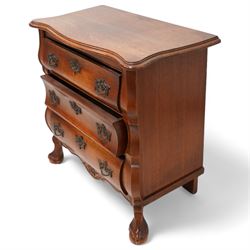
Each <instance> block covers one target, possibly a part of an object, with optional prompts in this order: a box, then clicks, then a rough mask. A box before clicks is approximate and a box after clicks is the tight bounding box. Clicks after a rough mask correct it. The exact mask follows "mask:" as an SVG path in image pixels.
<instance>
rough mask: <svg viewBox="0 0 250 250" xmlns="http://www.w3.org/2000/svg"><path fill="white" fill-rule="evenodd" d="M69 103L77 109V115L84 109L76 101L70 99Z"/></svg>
mask: <svg viewBox="0 0 250 250" xmlns="http://www.w3.org/2000/svg"><path fill="white" fill-rule="evenodd" d="M69 104H70V106H71V108H72V109H73V110H74V111H75V114H76V115H79V114H81V113H82V109H81V108H80V107H79V106H78V105H77V104H76V102H74V101H69Z"/></svg>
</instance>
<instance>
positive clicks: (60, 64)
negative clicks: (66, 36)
mask: <svg viewBox="0 0 250 250" xmlns="http://www.w3.org/2000/svg"><path fill="white" fill-rule="evenodd" d="M41 47H42V48H43V49H41V50H40V53H39V58H40V61H41V63H42V65H43V66H44V67H45V68H47V69H48V70H50V71H51V72H55V73H57V74H59V75H60V76H62V77H63V78H65V79H67V80H68V81H70V82H72V83H73V84H74V85H76V86H77V87H79V88H80V89H82V90H84V91H86V92H88V93H89V94H90V95H92V96H94V97H96V98H97V99H100V100H102V101H103V102H104V103H106V104H108V105H110V106H112V107H114V108H116V109H118V97H119V95H118V93H119V88H120V74H119V73H117V72H116V71H114V70H111V69H109V68H107V67H105V66H104V65H100V64H97V63H94V62H93V61H90V60H88V59H86V58H84V57H83V56H80V55H77V54H76V53H74V52H71V51H69V50H67V49H64V48H63V47H62V46H60V45H58V44H56V43H54V42H53V41H51V40H48V39H46V38H44V39H43V40H42V44H41ZM49 55H53V56H55V60H56V65H53V64H52V65H50V64H49V60H48V58H49ZM71 63H75V64H76V66H75V67H76V69H77V71H74V68H73V69H72V66H74V65H72V64H71ZM98 80H99V81H105V83H104V84H106V86H108V89H107V92H103V91H98V89H97V86H96V81H98Z"/></svg>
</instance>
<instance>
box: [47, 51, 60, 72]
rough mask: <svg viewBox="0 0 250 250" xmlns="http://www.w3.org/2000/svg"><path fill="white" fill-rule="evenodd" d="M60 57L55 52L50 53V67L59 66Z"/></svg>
mask: <svg viewBox="0 0 250 250" xmlns="http://www.w3.org/2000/svg"><path fill="white" fill-rule="evenodd" d="M58 61H59V60H58V58H57V56H56V55H55V54H53V53H50V54H48V62H49V66H50V67H54V68H55V67H57V66H58Z"/></svg>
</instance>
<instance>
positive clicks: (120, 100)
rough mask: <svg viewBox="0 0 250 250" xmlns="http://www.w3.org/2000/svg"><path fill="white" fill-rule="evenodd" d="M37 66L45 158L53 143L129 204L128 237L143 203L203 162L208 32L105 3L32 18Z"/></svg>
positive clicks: (137, 229) (137, 232) (137, 227)
mask: <svg viewBox="0 0 250 250" xmlns="http://www.w3.org/2000/svg"><path fill="white" fill-rule="evenodd" d="M30 25H31V26H32V27H35V28H38V29H39V36H40V48H39V60H40V63H41V64H42V67H43V70H44V73H45V75H43V76H42V80H43V82H44V84H45V88H46V105H47V109H46V115H45V118H46V122H47V125H48V127H49V128H50V130H51V131H52V133H53V134H54V135H53V142H54V146H55V148H54V151H53V152H52V153H50V154H49V160H50V161H51V162H52V163H60V162H62V160H63V151H62V146H65V147H66V148H67V149H69V150H70V151H71V152H72V153H73V154H75V155H77V156H78V157H79V158H80V159H81V160H82V162H83V163H84V165H85V167H86V169H87V170H88V172H89V173H90V174H91V175H92V176H93V177H94V178H96V179H102V180H105V181H107V182H108V183H110V184H111V185H112V186H113V187H114V188H115V189H116V190H117V191H119V192H121V194H122V195H123V196H124V197H125V198H126V199H127V200H128V201H129V202H130V203H131V205H132V206H133V209H134V218H133V220H132V222H131V223H130V226H129V232H130V233H129V235H130V239H131V241H132V242H133V243H135V244H141V243H143V242H145V241H146V239H147V235H148V226H147V223H146V221H145V219H144V217H143V206H145V205H147V204H148V203H150V202H152V201H154V200H156V199H157V198H159V197H160V196H162V195H164V194H166V193H168V192H170V191H172V190H173V189H175V188H178V187H180V186H183V187H184V188H186V189H187V190H188V191H189V192H191V193H195V192H196V191H197V178H198V176H199V175H201V174H202V173H203V171H204V168H203V138H204V113H205V86H206V63H207V48H208V47H209V46H212V45H214V44H217V43H219V42H220V40H219V38H218V37H217V36H214V35H211V34H207V33H203V32H200V31H196V30H192V29H188V28H184V27H181V26H176V25H173V24H169V23H165V22H161V21H157V20H154V19H150V18H146V17H143V16H139V15H135V14H132V13H128V12H125V11H121V10H117V9H114V8H110V7H107V6H97V7H94V8H90V9H86V10H82V11H78V12H74V13H70V14H66V15H63V16H58V17H52V18H44V19H38V20H34V21H32V22H31V23H30Z"/></svg>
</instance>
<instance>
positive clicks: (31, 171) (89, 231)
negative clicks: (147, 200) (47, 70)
mask: <svg viewBox="0 0 250 250" xmlns="http://www.w3.org/2000/svg"><path fill="white" fill-rule="evenodd" d="M99 4H106V5H110V6H113V7H117V8H121V9H124V10H128V11H131V12H134V13H138V14H142V15H146V16H149V17H153V18H156V19H160V20H163V21H167V22H172V23H175V24H179V25H183V26H187V27H190V28H194V29H198V30H202V31H205V32H208V33H212V34H216V35H218V36H219V37H220V38H221V40H222V43H221V44H219V45H216V46H214V47H211V48H209V55H208V78H207V99H206V131H205V152H204V165H205V167H206V172H205V174H204V175H203V176H202V177H201V178H200V179H199V180H200V182H199V190H198V193H197V195H195V196H192V195H190V194H188V193H187V192H185V191H184V190H183V189H182V188H180V189H178V190H176V191H173V192H172V193H170V194H168V195H166V196H165V197H163V198H161V199H160V200H158V201H156V202H154V203H152V204H150V205H148V206H147V207H145V217H146V219H147V222H148V224H149V230H150V234H149V240H148V243H147V244H145V245H143V246H141V247H140V248H141V249H171V250H173V249H186V250H188V249H192V250H196V249H197V250H198V249H199V250H200V249H227V250H228V249H249V242H248V240H247V230H249V221H248V202H249V199H248V188H249V184H248V174H249V172H248V168H249V158H248V149H249V148H250V146H249V139H250V138H249V127H250V124H249V107H250V104H249V98H250V96H249V84H250V77H249V71H250V63H249V60H250V15H249V13H250V1H247V0H246V1H244V0H237V1H230V0H229V1H218V0H217V1H214V0H213V1H212V0H209V1H200V0H197V1H195V0H189V1H185V0H183V1H181V0H175V1H166V0H164V1H163V0H162V1H159V0H153V1H139V0H133V1H129V0H126V1H114V0H113V1H94V0H92V1H83V0H82V1H80V0H79V1H77V0H75V1H66V0H58V1H53V0H50V1H47V0H43V1H31V0H29V1H27V0H22V1H18V0H16V1H13V0H8V1H1V3H0V27H1V29H0V55H1V59H0V70H1V71H0V72H1V80H0V86H1V91H0V95H1V98H0V109H1V122H0V126H1V129H0V249H1V250H2V249H26V250H27V249H109V250H113V249H116V250H117V249H121V250H123V249H138V247H136V246H134V245H132V244H131V243H130V241H129V239H128V225H129V223H130V221H131V219H132V208H131V207H130V205H129V204H128V203H127V202H126V201H125V200H124V199H123V197H122V196H121V195H120V194H118V193H116V192H114V191H113V189H112V188H111V187H110V186H109V185H107V184H105V183H103V182H100V181H99V182H98V181H96V180H94V179H92V178H91V177H90V176H89V174H88V173H87V171H86V170H85V169H84V167H83V166H82V164H81V163H80V161H79V160H78V159H77V158H76V157H75V156H72V155H70V154H69V153H68V152H67V151H66V150H65V151H64V152H65V161H64V163H63V164H61V165H52V164H49V162H48V160H47V154H48V153H49V151H50V150H52V142H51V133H50V132H49V130H48V128H47V126H46V124H45V122H44V110H45V106H44V104H43V103H44V97H45V91H44V86H43V83H42V81H41V79H40V78H39V75H41V74H42V69H41V66H40V64H39V62H38V59H37V52H38V31H37V30H35V29H31V28H30V27H29V26H28V23H29V22H30V21H31V20H32V19H34V18H39V17H47V16H54V15H59V14H64V13H67V12H71V11H76V10H80V9H84V8H87V7H92V6H95V5H99ZM248 233H249V231H248Z"/></svg>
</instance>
